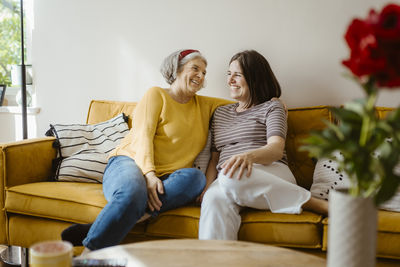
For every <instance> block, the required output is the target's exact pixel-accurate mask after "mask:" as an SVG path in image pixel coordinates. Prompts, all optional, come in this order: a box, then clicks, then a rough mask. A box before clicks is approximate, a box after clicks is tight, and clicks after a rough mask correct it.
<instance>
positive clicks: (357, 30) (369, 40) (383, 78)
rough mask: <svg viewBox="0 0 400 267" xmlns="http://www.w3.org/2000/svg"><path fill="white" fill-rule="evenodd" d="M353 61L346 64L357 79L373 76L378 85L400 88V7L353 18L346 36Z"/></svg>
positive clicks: (390, 6) (388, 7) (387, 7)
mask: <svg viewBox="0 0 400 267" xmlns="http://www.w3.org/2000/svg"><path fill="white" fill-rule="evenodd" d="M345 40H346V41H347V44H348V45H349V48H350V58H349V59H347V60H344V61H343V64H344V65H345V66H346V67H348V68H349V69H350V70H351V71H352V72H353V74H354V75H355V76H357V77H359V78H365V77H367V76H370V77H373V78H375V80H376V83H377V85H378V86H385V87H398V86H400V6H399V5H395V4H390V5H387V6H386V7H385V8H383V10H382V12H381V13H377V12H375V11H374V10H371V11H370V12H369V15H368V17H367V18H366V19H365V20H360V19H354V20H353V21H352V22H351V24H350V26H349V28H348V29H347V32H346V34H345Z"/></svg>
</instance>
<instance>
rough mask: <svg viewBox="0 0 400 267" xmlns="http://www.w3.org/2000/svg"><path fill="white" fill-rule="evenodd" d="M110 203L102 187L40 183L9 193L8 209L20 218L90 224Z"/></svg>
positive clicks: (11, 190) (6, 204) (64, 183)
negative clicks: (39, 218)
mask: <svg viewBox="0 0 400 267" xmlns="http://www.w3.org/2000/svg"><path fill="white" fill-rule="evenodd" d="M106 203H107V201H106V200H105V198H104V196H103V191H102V187H101V185H100V184H93V183H75V182H40V183H31V184H24V185H17V186H13V187H10V188H8V189H6V203H5V209H6V211H7V212H12V213H17V214H25V215H31V216H36V217H42V218H49V219H56V220H62V221H69V222H74V223H89V222H93V221H94V220H95V219H96V217H97V215H98V214H99V212H100V211H101V209H102V208H103V207H104V206H105V205H106Z"/></svg>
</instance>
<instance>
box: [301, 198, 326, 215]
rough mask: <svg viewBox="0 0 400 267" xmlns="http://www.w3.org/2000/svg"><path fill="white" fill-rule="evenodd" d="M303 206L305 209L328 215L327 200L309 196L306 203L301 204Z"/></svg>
mask: <svg viewBox="0 0 400 267" xmlns="http://www.w3.org/2000/svg"><path fill="white" fill-rule="evenodd" d="M303 208H304V209H306V210H310V211H313V212H315V213H318V214H322V215H325V216H328V211H329V205H328V201H326V200H323V199H319V198H315V197H311V198H310V200H308V201H307V202H306V203H304V204H303Z"/></svg>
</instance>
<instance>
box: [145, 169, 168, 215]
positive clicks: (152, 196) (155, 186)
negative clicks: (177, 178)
mask: <svg viewBox="0 0 400 267" xmlns="http://www.w3.org/2000/svg"><path fill="white" fill-rule="evenodd" d="M145 178H146V184H147V196H148V201H147V204H148V206H149V209H150V210H151V211H154V210H160V209H161V206H162V202H161V201H160V199H159V198H158V194H164V185H163V183H162V181H161V179H160V178H158V177H157V176H156V174H155V173H154V172H149V173H146V175H145Z"/></svg>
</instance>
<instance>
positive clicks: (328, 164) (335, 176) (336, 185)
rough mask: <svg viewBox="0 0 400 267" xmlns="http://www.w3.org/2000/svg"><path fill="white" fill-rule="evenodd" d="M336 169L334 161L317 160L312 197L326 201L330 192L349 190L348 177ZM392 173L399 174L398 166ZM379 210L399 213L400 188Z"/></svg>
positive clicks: (399, 166)
mask: <svg viewBox="0 0 400 267" xmlns="http://www.w3.org/2000/svg"><path fill="white" fill-rule="evenodd" d="M336 157H339V155H337V156H336ZM337 167H338V164H337V163H336V162H335V161H334V160H329V159H320V160H318V162H317V164H316V165H315V169H314V176H313V184H312V185H311V188H310V191H311V195H312V196H313V197H316V198H320V199H325V200H328V199H329V198H328V196H329V192H330V190H333V189H335V190H339V189H346V188H349V186H350V180H349V177H348V176H347V174H346V173H344V172H339V171H338V169H337ZM394 172H395V173H397V174H400V164H398V165H397V166H396V168H395V170H394ZM379 208H380V209H384V210H389V211H397V212H400V187H399V188H398V190H397V193H396V194H395V195H394V196H393V197H392V198H391V199H390V200H388V201H386V202H385V203H382V204H381V205H380V206H379Z"/></svg>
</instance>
